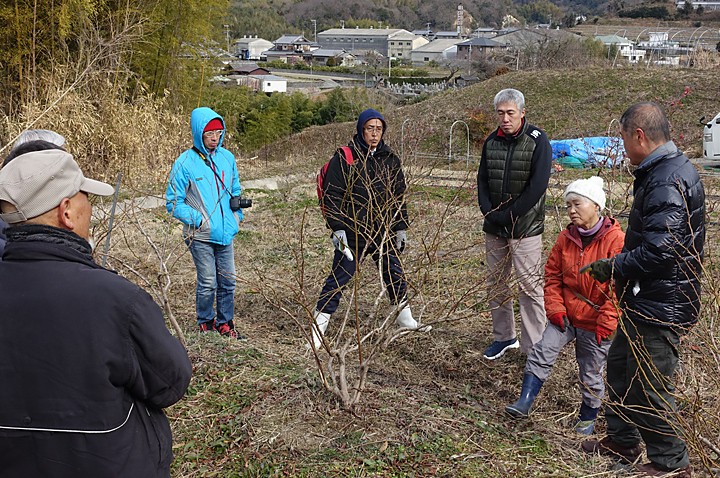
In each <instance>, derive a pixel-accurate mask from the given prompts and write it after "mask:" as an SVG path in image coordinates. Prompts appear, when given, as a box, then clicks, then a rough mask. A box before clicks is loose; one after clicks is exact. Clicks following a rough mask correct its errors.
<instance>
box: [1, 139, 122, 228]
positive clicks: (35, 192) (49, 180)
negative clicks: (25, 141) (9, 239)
mask: <svg viewBox="0 0 720 478" xmlns="http://www.w3.org/2000/svg"><path fill="white" fill-rule="evenodd" d="M80 191H83V192H86V193H89V194H95V195H98V196H110V195H112V194H113V193H114V192H115V189H114V188H113V187H112V186H111V185H109V184H107V183H103V182H100V181H95V180H94V179H88V178H86V177H85V176H83V173H82V171H80V166H78V164H77V163H76V162H75V160H74V159H73V157H72V155H71V154H70V153H68V152H66V151H62V150H59V149H48V150H44V151H34V152H31V153H25V154H22V155H20V156H18V157H16V158H15V159H13V160H12V161H10V162H9V163H8V164H7V165H5V167H3V168H2V169H0V200H2V201H7V202H9V203H10V204H12V205H13V206H15V208H16V211H12V212H6V213H2V214H0V219H3V220H4V221H5V222H7V223H8V224H14V223H18V222H23V221H27V220H28V219H32V218H34V217H37V216H39V215H41V214H43V213H46V212H48V211H50V210H51V209H54V208H56V207H57V206H58V205H59V204H60V203H61V202H62V200H63V199H65V198H71V197H73V196H74V195H76V194H77V193H78V192H80Z"/></svg>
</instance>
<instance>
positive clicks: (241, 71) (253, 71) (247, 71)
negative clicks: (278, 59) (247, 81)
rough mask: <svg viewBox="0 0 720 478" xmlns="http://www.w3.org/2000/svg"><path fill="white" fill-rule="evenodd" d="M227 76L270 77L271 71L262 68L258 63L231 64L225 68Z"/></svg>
mask: <svg viewBox="0 0 720 478" xmlns="http://www.w3.org/2000/svg"><path fill="white" fill-rule="evenodd" d="M225 74H227V75H269V74H270V70H268V69H266V68H262V67H260V66H258V65H257V63H242V62H230V63H229V64H228V65H226V66H225Z"/></svg>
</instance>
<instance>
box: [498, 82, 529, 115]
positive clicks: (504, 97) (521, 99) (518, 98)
mask: <svg viewBox="0 0 720 478" xmlns="http://www.w3.org/2000/svg"><path fill="white" fill-rule="evenodd" d="M502 103H515V105H516V106H517V107H518V110H520V111H522V110H524V109H525V95H523V94H522V92H521V91H519V90H515V89H512V88H505V89H504V90H500V92H499V93H498V94H497V95H495V99H494V100H493V104H494V106H495V109H496V110H497V107H498V105H499V104H502Z"/></svg>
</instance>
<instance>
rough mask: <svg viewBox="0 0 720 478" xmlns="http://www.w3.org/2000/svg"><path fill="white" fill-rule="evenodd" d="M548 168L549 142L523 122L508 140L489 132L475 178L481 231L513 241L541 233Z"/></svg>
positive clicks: (533, 127)
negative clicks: (480, 216)
mask: <svg viewBox="0 0 720 478" xmlns="http://www.w3.org/2000/svg"><path fill="white" fill-rule="evenodd" d="M551 163H552V149H551V147H550V141H549V140H548V138H547V136H546V135H545V133H544V132H543V131H542V130H541V129H539V128H537V127H535V126H533V125H531V124H529V123H527V122H526V121H524V120H523V125H522V127H521V128H520V131H518V132H517V133H516V134H515V135H514V136H512V137H508V136H505V135H504V134H503V132H502V130H501V129H499V128H498V129H497V130H496V131H495V132H493V133H491V134H490V136H488V138H487V140H485V144H484V145H483V152H482V158H481V160H480V166H479V167H478V174H477V186H478V204H479V206H480V210H481V211H482V213H483V215H484V216H485V222H484V223H483V231H485V232H486V233H489V234H493V235H496V236H500V237H507V238H512V239H521V238H523V237H532V236H537V235H539V234H542V232H543V230H544V229H545V192H546V191H547V187H548V181H549V180H550V167H551Z"/></svg>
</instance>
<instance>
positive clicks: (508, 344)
mask: <svg viewBox="0 0 720 478" xmlns="http://www.w3.org/2000/svg"><path fill="white" fill-rule="evenodd" d="M517 348H520V342H518V339H517V338H514V339H510V340H504V341H502V342H498V341H497V340H496V341H494V342H493V343H491V344H490V346H489V347H488V348H486V349H485V353H484V354H483V357H484V358H486V359H487V360H495V359H499V358H500V357H502V356H503V355H505V352H506V351H507V350H509V349H517Z"/></svg>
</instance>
